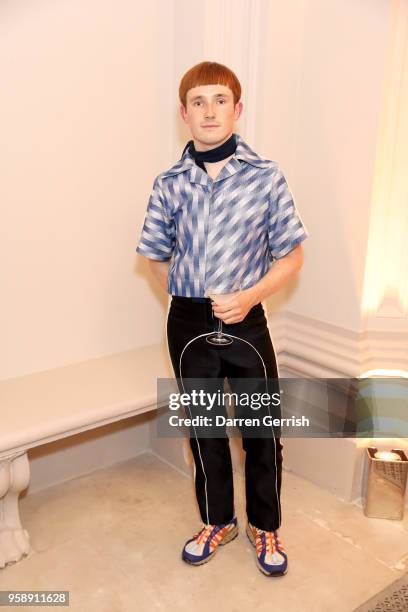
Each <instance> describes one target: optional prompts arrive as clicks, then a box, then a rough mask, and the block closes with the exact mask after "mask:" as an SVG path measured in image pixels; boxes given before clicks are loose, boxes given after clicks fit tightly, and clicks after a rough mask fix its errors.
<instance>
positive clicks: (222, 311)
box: [212, 288, 259, 324]
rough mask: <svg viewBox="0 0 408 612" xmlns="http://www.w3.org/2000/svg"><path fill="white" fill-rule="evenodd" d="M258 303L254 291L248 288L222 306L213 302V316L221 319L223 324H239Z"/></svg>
mask: <svg viewBox="0 0 408 612" xmlns="http://www.w3.org/2000/svg"><path fill="white" fill-rule="evenodd" d="M258 302H259V300H258V299H257V297H256V295H255V293H254V291H253V290H252V288H249V289H243V290H242V291H241V292H240V293H238V295H237V296H236V297H234V298H232V299H231V300H230V301H229V302H225V303H224V304H222V305H221V304H217V302H216V301H215V300H213V301H212V308H213V312H214V316H216V317H217V318H218V319H221V320H222V321H223V322H224V323H227V324H229V323H241V321H243V320H244V319H245V317H246V316H247V314H248V312H249V311H250V310H251V308H252V307H253V306H255V305H256V304H258Z"/></svg>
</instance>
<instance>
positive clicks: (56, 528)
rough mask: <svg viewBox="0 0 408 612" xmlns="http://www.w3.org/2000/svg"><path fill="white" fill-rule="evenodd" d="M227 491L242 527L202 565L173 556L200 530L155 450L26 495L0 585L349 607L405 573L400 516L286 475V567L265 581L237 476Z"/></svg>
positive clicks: (140, 599) (193, 605)
mask: <svg viewBox="0 0 408 612" xmlns="http://www.w3.org/2000/svg"><path fill="white" fill-rule="evenodd" d="M235 495H236V509H237V515H238V521H239V523H240V534H239V536H238V538H236V539H235V540H234V541H233V542H231V543H230V544H228V545H226V546H225V547H223V548H220V549H219V551H218V552H217V554H216V556H215V558H214V559H213V560H211V561H210V562H209V563H207V564H205V565H202V566H199V567H193V566H189V565H187V564H185V563H184V562H183V561H182V560H181V558H180V552H181V548H182V545H183V543H184V541H185V540H187V539H188V538H189V537H191V535H192V534H193V532H195V531H197V529H198V528H199V527H200V526H201V521H200V519H199V515H198V511H197V507H196V502H195V497H194V491H193V482H192V480H191V479H188V478H186V477H184V476H183V475H181V474H180V473H179V472H177V471H175V470H173V469H172V468H171V467H169V466H168V465H167V464H164V463H163V462H161V461H160V460H159V459H158V458H157V457H155V456H154V455H151V454H145V455H141V456H139V457H137V458H135V459H133V460H131V461H127V462H125V463H121V464H117V465H115V466H114V467H112V468H110V469H104V470H101V471H98V472H94V473H93V474H91V475H89V476H85V477H82V478H77V479H75V480H71V481H69V482H67V483H64V484H61V485H58V486H55V487H52V488H50V489H47V490H46V491H42V492H40V493H36V494H33V495H30V496H28V497H26V498H23V499H22V501H21V512H22V521H23V524H24V526H25V527H26V529H28V531H29V533H30V538H31V545H32V550H31V552H30V554H29V556H28V557H26V558H24V559H23V560H22V561H20V562H18V563H16V564H14V565H11V566H7V567H6V568H5V569H3V570H0V590H6V589H7V590H11V589H20V590H23V589H26V590H28V589H34V590H58V589H61V590H69V591H70V607H69V608H65V609H69V610H71V611H75V612H77V611H79V612H93V611H98V612H104V611H106V612H128V611H129V612H133V611H143V612H144V611H147V612H150V611H155V610H165V611H166V612H173V610H174V611H182V610H189V611H190V610H194V611H196V610H197V611H201V610H211V611H214V610H216V609H217V610H218V609H219V608H220V609H222V610H223V612H233V611H236V612H241V611H242V610H244V609H252V610H254V611H256V612H262V611H266V610H268V611H269V610H272V609H274V610H285V612H290V611H292V610H293V611H296V612H299V611H305V612H320V611H324V612H327V611H328V610H330V612H337V611H338V612H351V611H352V610H353V609H354V608H355V607H357V606H358V605H359V604H361V603H363V602H364V601H365V600H367V599H368V598H369V597H371V596H372V595H373V594H375V593H376V592H378V591H380V590H381V589H382V588H384V587H385V586H386V585H387V584H389V583H390V582H392V581H393V580H395V579H396V578H398V577H399V576H400V575H401V574H402V572H404V571H407V569H408V519H407V518H405V519H404V521H387V520H380V519H368V518H366V517H365V516H364V515H363V512H362V509H361V508H358V507H356V506H353V505H350V504H344V503H343V502H341V501H339V500H338V499H336V498H335V497H333V496H332V495H331V494H330V493H327V492H326V491H323V490H322V489H319V487H317V486H315V485H313V484H311V483H310V482H307V481H305V480H303V479H301V478H298V477H297V476H295V475H293V474H291V473H288V472H284V474H283V485H282V499H281V501H282V519H283V521H282V528H281V530H280V533H281V539H282V543H283V545H284V546H285V548H286V550H287V552H288V558H289V570H288V573H287V574H286V576H283V577H281V578H274V579H273V578H272V579H271V578H268V577H266V576H264V575H263V574H261V572H259V570H258V569H257V568H256V565H255V556H254V555H255V552H254V549H253V548H252V547H251V545H250V543H249V542H248V540H247V537H246V535H245V502H244V481H243V478H242V477H241V476H240V475H239V474H235ZM19 609H20V610H22V609H23V608H19ZM32 609H33V608H27V610H32ZM37 609H38V608H37ZM40 609H45V608H40ZM48 609H49V608H48ZM58 609H64V608H58Z"/></svg>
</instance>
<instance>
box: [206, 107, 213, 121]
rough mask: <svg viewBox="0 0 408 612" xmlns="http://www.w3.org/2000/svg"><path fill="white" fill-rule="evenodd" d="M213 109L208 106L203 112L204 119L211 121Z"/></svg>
mask: <svg viewBox="0 0 408 612" xmlns="http://www.w3.org/2000/svg"><path fill="white" fill-rule="evenodd" d="M214 116H215V115H214V107H213V106H212V104H209V105H208V106H207V109H206V111H205V118H206V119H213V118H214Z"/></svg>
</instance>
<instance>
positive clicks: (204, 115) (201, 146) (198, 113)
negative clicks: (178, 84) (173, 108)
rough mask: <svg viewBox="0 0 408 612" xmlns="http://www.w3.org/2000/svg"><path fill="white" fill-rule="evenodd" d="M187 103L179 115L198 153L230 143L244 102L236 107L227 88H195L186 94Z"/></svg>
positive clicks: (217, 86)
mask: <svg viewBox="0 0 408 612" xmlns="http://www.w3.org/2000/svg"><path fill="white" fill-rule="evenodd" d="M186 103H187V108H186V109H185V108H184V106H183V105H181V106H180V113H181V117H182V119H183V121H184V122H185V123H187V125H188V126H189V128H190V131H191V135H192V137H193V140H194V146H195V148H196V150H197V151H207V150H208V149H214V148H215V147H218V146H219V145H221V144H222V143H223V142H225V141H226V140H228V138H229V137H230V136H231V134H232V133H233V131H234V122H235V121H236V120H237V119H238V118H239V116H240V115H241V112H242V102H238V103H237V104H236V105H235V106H234V97H233V94H232V91H231V89H230V88H229V87H226V86H225V85H200V86H199V87H193V88H192V89H189V90H188V92H187V100H186ZM206 126H215V127H206Z"/></svg>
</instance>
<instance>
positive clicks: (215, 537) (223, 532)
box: [181, 517, 238, 565]
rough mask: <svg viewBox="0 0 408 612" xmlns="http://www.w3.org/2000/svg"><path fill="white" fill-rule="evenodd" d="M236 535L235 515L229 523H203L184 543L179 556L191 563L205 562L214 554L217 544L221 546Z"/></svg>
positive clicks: (236, 523) (199, 563)
mask: <svg viewBox="0 0 408 612" xmlns="http://www.w3.org/2000/svg"><path fill="white" fill-rule="evenodd" d="M237 535H238V522H237V519H236V517H234V518H233V519H232V521H230V522H229V523H223V524H221V525H204V527H203V528H202V529H200V531H197V533H196V534H194V535H193V537H192V538H191V539H190V540H188V541H187V542H186V543H185V545H184V548H183V552H182V553H181V558H182V559H183V561H186V563H191V564H192V565H201V564H202V563H206V562H207V561H209V560H210V559H211V557H213V556H214V555H215V553H216V552H217V548H218V545H220V546H223V545H224V544H226V543H227V542H231V540H233V539H234V538H236V537H237Z"/></svg>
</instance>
